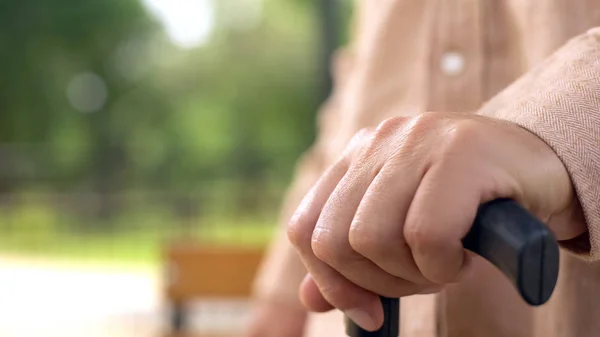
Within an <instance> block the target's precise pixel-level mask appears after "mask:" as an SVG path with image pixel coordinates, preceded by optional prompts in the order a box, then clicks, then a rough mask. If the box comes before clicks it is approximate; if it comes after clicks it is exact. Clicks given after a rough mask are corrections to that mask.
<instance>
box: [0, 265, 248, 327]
mask: <svg viewBox="0 0 600 337" xmlns="http://www.w3.org/2000/svg"><path fill="white" fill-rule="evenodd" d="M159 276H160V273H159V272H158V271H157V270H152V269H148V270H134V271H131V270H125V269H123V268H114V267H113V268H111V267H102V266H96V265H85V264H66V263H59V262H56V261H43V260H31V259H22V258H15V257H1V256H0V336H2V337H38V336H44V337H55V336H56V337H58V336H60V337H71V336H78V337H79V336H86V337H100V336H102V337H109V336H110V337H126V336H127V337H133V336H135V337H144V336H152V337H156V336H158V335H160V331H163V330H162V329H163V327H164V324H163V322H164V318H165V317H166V315H163V314H162V313H161V311H162V306H161V300H160V283H159V280H160V277H159ZM219 305H220V306H221V307H223V303H220V304H217V309H218V307H219ZM225 306H226V310H230V309H231V308H234V309H235V308H237V309H235V312H236V315H237V316H236V318H239V317H242V316H243V314H242V315H240V313H243V312H244V310H245V307H244V306H243V304H241V306H240V304H235V303H234V304H231V303H229V304H225ZM200 311H201V312H204V313H205V314H204V315H200V316H202V317H204V319H202V318H200V319H197V320H195V321H194V325H195V326H196V327H200V328H207V327H208V328H214V329H217V330H218V329H220V328H223V327H224V326H227V325H228V324H229V323H232V322H233V323H235V324H237V325H238V326H239V325H240V324H243V321H242V322H240V319H238V321H237V322H235V321H236V320H235V319H233V320H232V319H231V318H226V319H224V320H223V319H221V320H219V319H218V318H215V317H209V316H211V315H213V316H214V313H215V312H217V311H222V310H215V305H214V304H213V305H210V306H209V307H208V308H207V307H206V304H204V305H203V306H200ZM230 312H231V310H230ZM206 313H208V314H209V315H206ZM222 316H223V315H221V317H222ZM242 320H243V319H242Z"/></svg>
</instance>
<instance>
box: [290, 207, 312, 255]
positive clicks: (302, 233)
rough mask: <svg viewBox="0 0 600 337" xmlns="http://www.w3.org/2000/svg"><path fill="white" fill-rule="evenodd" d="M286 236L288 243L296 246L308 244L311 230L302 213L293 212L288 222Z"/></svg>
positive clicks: (300, 246)
mask: <svg viewBox="0 0 600 337" xmlns="http://www.w3.org/2000/svg"><path fill="white" fill-rule="evenodd" d="M287 236H288V240H289V241H290V243H291V244H292V245H293V246H294V247H296V248H306V247H307V246H310V240H311V236H312V230H311V227H310V223H309V221H308V219H306V217H305V216H304V215H302V214H295V215H294V216H293V217H292V219H290V221H289V223H288V226H287Z"/></svg>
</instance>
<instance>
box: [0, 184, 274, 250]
mask: <svg viewBox="0 0 600 337" xmlns="http://www.w3.org/2000/svg"><path fill="white" fill-rule="evenodd" d="M281 194H282V191H281V190H274V189H271V190H269V189H264V188H263V189H261V192H260V193H257V192H256V191H255V190H253V188H252V184H250V183H247V184H242V185H238V186H237V187H236V188H235V189H227V188H223V189H220V190H219V189H216V190H215V189H214V188H211V189H208V188H207V189H205V190H203V189H199V190H198V191H194V192H187V193H177V192H171V191H160V190H152V191H150V190H136V191H123V192H119V193H111V194H106V193H98V192H93V191H88V192H79V191H78V192H70V191H61V192H58V191H35V190H22V191H21V190H20V191H18V192H15V193H4V194H1V195H0V231H2V233H3V234H2V236H0V253H2V252H5V253H18V254H23V253H25V254H43V255H58V256H61V257H67V258H82V257H87V258H94V259H101V260H106V259H111V260H123V261H129V260H134V261H145V262H150V261H155V259H156V257H157V254H158V253H159V251H160V250H161V246H162V245H164V244H166V243H168V242H170V241H172V240H180V239H195V240H197V241H199V242H202V243H205V244H210V245H227V246H239V247H244V246H252V247H255V246H264V245H265V244H266V243H267V242H268V240H269V239H270V237H271V234H272V230H273V225H274V222H275V221H276V219H277V213H278V207H279V204H280V202H281Z"/></svg>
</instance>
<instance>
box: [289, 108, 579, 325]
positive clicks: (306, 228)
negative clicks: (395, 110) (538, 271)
mask: <svg viewBox="0 0 600 337" xmlns="http://www.w3.org/2000/svg"><path fill="white" fill-rule="evenodd" d="M501 197H503V198H504V197H505V198H513V199H515V200H516V201H518V202H519V203H521V204H522V205H523V206H524V207H526V208H527V209H528V210H529V211H531V212H532V213H533V214H534V215H536V216H537V217H538V218H539V219H541V220H542V221H543V222H545V223H546V224H547V225H548V226H549V227H550V229H551V230H552V231H553V232H554V234H555V235H556V236H557V238H558V239H559V240H566V239H571V238H574V237H576V236H578V235H580V234H582V233H583V232H584V231H585V224H584V222H583V221H582V220H581V219H582V216H581V208H580V206H579V203H578V201H577V198H576V197H575V193H574V191H573V187H572V185H571V181H570V177H569V175H568V172H567V171H566V169H565V167H564V166H563V164H562V162H561V161H560V159H559V158H558V157H557V155H556V154H555V153H554V152H553V150H552V149H551V148H550V147H549V146H548V145H547V144H546V143H545V142H543V141H542V140H541V139H539V138H538V137H537V136H535V135H534V134H532V133H530V132H529V131H527V130H525V129H523V128H521V127H519V126H517V125H514V124H511V123H508V122H503V121H498V120H495V119H491V118H487V117H482V116H477V115H473V114H460V113H434V112H430V113H424V114H422V115H419V116H416V117H412V118H405V117H395V118H391V119H388V120H385V121H383V122H382V123H381V124H380V125H379V126H378V127H377V128H376V129H375V130H362V131H361V132H359V133H358V134H357V135H356V136H355V137H354V138H353V139H352V141H351V142H350V144H349V145H348V147H347V149H346V150H345V151H344V153H343V155H342V156H341V158H339V160H338V161H337V162H336V163H335V164H333V165H332V166H331V167H330V168H329V169H328V170H327V171H326V172H325V173H324V174H323V175H322V177H321V179H320V180H319V181H318V182H317V184H316V185H315V186H314V187H313V188H312V190H311V191H310V192H309V193H308V194H307V196H306V197H305V198H304V200H303V201H302V203H301V204H300V206H299V207H298V209H297V211H296V212H295V214H294V216H293V217H292V219H291V221H290V223H289V226H288V237H289V239H290V241H291V243H292V244H293V245H294V247H295V248H296V249H297V251H298V252H299V254H300V256H301V258H302V260H303V262H304V264H305V265H306V267H307V268H308V271H309V274H308V275H307V277H306V279H305V280H304V282H303V283H302V285H301V289H300V297H301V299H302V301H303V303H304V304H305V306H306V307H307V308H308V309H310V310H312V311H317V312H320V311H327V310H330V309H332V308H337V309H340V310H342V311H344V312H345V313H346V314H347V315H348V316H349V317H350V318H352V319H353V320H354V321H355V322H356V323H358V324H359V325H361V326H362V327H363V328H365V329H367V330H376V329H377V328H379V326H381V324H382V322H383V312H382V308H381V304H380V302H379V299H378V295H384V296H388V297H402V296H408V295H413V294H418V293H430V292H436V291H439V290H440V289H442V288H443V287H444V285H448V284H451V283H456V282H460V279H461V278H462V277H465V276H466V275H467V274H469V273H476V270H473V268H471V267H470V266H471V265H472V263H471V262H470V261H471V260H472V259H473V256H472V255H471V253H468V252H467V251H465V250H464V248H463V247H462V243H461V239H462V238H463V237H464V235H465V234H466V233H467V232H468V230H469V229H470V226H471V223H472V222H473V220H474V218H475V214H476V211H477V207H478V206H479V205H480V204H481V203H483V202H486V201H490V200H493V199H496V198H501Z"/></svg>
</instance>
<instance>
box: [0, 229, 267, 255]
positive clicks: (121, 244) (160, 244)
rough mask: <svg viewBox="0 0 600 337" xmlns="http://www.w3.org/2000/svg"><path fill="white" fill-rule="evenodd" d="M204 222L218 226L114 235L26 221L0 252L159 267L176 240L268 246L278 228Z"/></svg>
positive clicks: (4, 239) (0, 240) (0, 243)
mask: <svg viewBox="0 0 600 337" xmlns="http://www.w3.org/2000/svg"><path fill="white" fill-rule="evenodd" d="M37 220H39V221H43V220H44V219H41V218H40V219H37ZM45 220H47V219H45ZM138 220H139V219H138ZM203 222H209V223H211V224H212V225H210V226H193V227H192V229H188V230H185V231H184V230H183V229H177V228H178V227H177V226H170V227H169V226H161V227H158V226H147V227H145V226H140V225H139V222H137V223H138V225H136V226H132V227H131V228H129V229H120V230H114V231H112V232H111V233H103V232H100V233H87V234H74V233H73V232H72V231H68V232H67V231H58V230H53V229H52V226H49V225H48V224H45V225H43V226H38V227H37V228H31V227H29V228H28V227H26V225H27V224H28V222H27V221H24V222H22V223H20V224H19V223H17V224H16V226H14V225H13V226H12V227H13V230H11V231H8V232H5V234H4V235H2V236H0V254H10V255H17V256H28V257H43V258H51V259H60V260H66V261H74V262H85V263H94V264H110V265H124V266H154V265H156V264H158V263H159V262H160V258H161V253H162V251H163V250H164V249H165V247H166V246H167V245H168V243H169V242H172V240H178V239H190V238H192V239H195V240H200V241H201V242H203V243H206V244H211V245H221V246H224V245H227V246H252V247H256V246H265V245H266V244H267V243H268V242H269V240H270V239H271V237H272V234H273V230H274V227H273V226H272V225H271V224H269V223H268V222H265V221H261V220H254V219H246V220H235V221H234V220H227V219H225V218H214V219H213V220H212V221H203ZM15 227H16V228H15ZM179 228H180V227H179Z"/></svg>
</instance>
